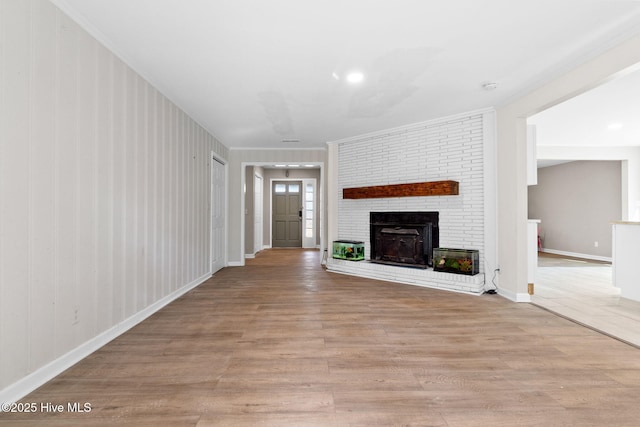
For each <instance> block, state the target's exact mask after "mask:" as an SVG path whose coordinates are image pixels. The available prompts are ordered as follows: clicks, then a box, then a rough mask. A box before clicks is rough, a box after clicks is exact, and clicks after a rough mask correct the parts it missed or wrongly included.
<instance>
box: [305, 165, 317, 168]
mask: <svg viewBox="0 0 640 427" xmlns="http://www.w3.org/2000/svg"><path fill="white" fill-rule="evenodd" d="M314 166H315V165H304V167H305V168H312V167H314Z"/></svg>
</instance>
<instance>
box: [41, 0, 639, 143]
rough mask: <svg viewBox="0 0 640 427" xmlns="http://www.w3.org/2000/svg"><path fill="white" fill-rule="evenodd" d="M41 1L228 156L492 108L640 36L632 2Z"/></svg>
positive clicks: (635, 3) (636, 5) (636, 10)
mask: <svg viewBox="0 0 640 427" xmlns="http://www.w3.org/2000/svg"><path fill="white" fill-rule="evenodd" d="M52 1H53V3H55V4H56V5H58V6H59V7H60V8H61V9H63V10H64V11H65V12H66V13H68V14H69V15H71V17H72V18H73V19H75V20H76V21H78V22H79V23H80V24H81V25H82V26H83V27H84V28H85V29H87V30H88V31H89V32H90V33H92V34H93V35H94V36H95V37H97V38H98V39H99V40H100V41H101V42H102V43H104V44H105V45H106V46H107V47H108V48H110V49H111V50H112V51H114V52H115V53H116V54H118V55H119V56H120V57H121V58H122V59H123V60H124V61H125V62H127V63H128V64H129V65H130V66H131V67H132V68H133V69H135V70H136V71H137V72H138V73H139V74H141V75H142V76H143V77H145V78H146V79H147V80H149V81H150V82H151V83H152V84H153V85H154V86H156V87H157V88H158V89H159V90H160V91H161V92H162V93H164V94H165V95H166V96H167V97H169V98H170V99H171V100H172V101H173V102H175V103H176V104H177V105H178V106H179V107H181V108H182V109H183V110H184V111H186V112H187V113H188V114H189V115H190V116H191V117H193V118H194V119H195V120H196V121H198V122H199V123H200V124H201V125H202V126H203V127H205V128H206V129H207V130H208V131H209V132H211V133H212V134H213V135H214V136H216V137H217V138H218V139H219V140H220V141H221V142H222V143H223V144H225V145H226V146H227V147H230V148H289V149H293V148H321V147H325V146H326V142H327V141H332V140H337V139H341V138H346V137H350V136H354V135H359V134H363V133H369V132H374V131H378V130H382V129H388V128H393V127H397V126H402V125H406V124H411V123H416V122H421V121H425V120H429V119H433V118H439V117H445V116H447V115H451V114H457V113H461V112H466V111H471V110H475V109H480V108H486V107H491V106H499V105H502V104H504V103H506V102H508V101H509V100H512V99H514V98H516V97H518V96H521V95H522V94H524V93H526V92H528V91H529V90H531V89H533V88H535V87H537V86H539V85H540V84H542V83H544V82H546V81H548V80H549V79H551V78H553V77H556V76H558V75H559V74H560V73H562V72H563V71H566V70H568V69H570V68H571V67H573V66H575V65H576V64H578V63H580V62H583V61H585V60H587V59H589V58H591V57H593V56H595V55H597V54H599V53H601V52H602V51H604V50H606V49H607V48H609V47H611V46H613V45H614V44H616V43H618V42H620V41H621V40H624V39H625V38H628V37H630V36H632V35H635V34H637V33H638V32H640V1H638V0H519V1H513V0H483V1H477V0H447V1H438V2H436V1H431V0H393V1H391V0H388V1H383V0H378V1H375V0H340V1H338V0H323V1H312V0H306V1H305V0H269V1H261V0H52ZM353 70H358V71H360V72H361V73H362V74H363V76H364V77H363V80H362V81H361V82H360V83H349V82H347V81H346V80H347V79H346V76H347V74H348V73H349V72H351V71H353ZM486 83H497V88H496V89H494V90H485V89H483V85H484V84H486Z"/></svg>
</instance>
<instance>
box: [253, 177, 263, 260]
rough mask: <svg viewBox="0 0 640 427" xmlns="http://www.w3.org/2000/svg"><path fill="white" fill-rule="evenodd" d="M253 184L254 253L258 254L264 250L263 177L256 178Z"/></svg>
mask: <svg viewBox="0 0 640 427" xmlns="http://www.w3.org/2000/svg"><path fill="white" fill-rule="evenodd" d="M253 180H254V182H253V184H254V185H253V194H254V203H253V212H254V224H253V233H254V236H253V252H254V253H257V252H260V251H261V250H262V211H263V209H264V207H263V196H262V194H263V192H262V177H261V176H259V175H255V176H254V179H253Z"/></svg>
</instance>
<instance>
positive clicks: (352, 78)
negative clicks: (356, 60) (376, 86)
mask: <svg viewBox="0 0 640 427" xmlns="http://www.w3.org/2000/svg"><path fill="white" fill-rule="evenodd" d="M363 80H364V74H362V73H361V72H360V71H353V72H351V73H349V74H347V81H348V82H349V83H360V82H361V81H363Z"/></svg>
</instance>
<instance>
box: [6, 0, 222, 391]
mask: <svg viewBox="0 0 640 427" xmlns="http://www.w3.org/2000/svg"><path fill="white" fill-rule="evenodd" d="M0 31H1V32H0V390H1V389H3V388H5V387H8V386H9V385H11V384H12V383H14V382H16V381H18V380H20V379H22V378H24V377H25V376H26V375H28V374H29V373H32V372H34V371H35V370H37V369H38V368H40V367H42V366H44V365H45V364H47V363H49V362H52V361H54V360H55V359H57V358H59V357H61V356H62V355H64V354H66V353H68V352H70V351H72V350H73V349H74V348H76V347H78V346H79V345H82V344H83V343H85V342H87V341H88V340H91V339H92V338H94V337H96V336H97V335H99V334H100V333H102V332H104V331H106V330H108V329H109V328H112V327H113V326H114V325H117V324H119V323H121V322H123V321H124V320H125V319H127V318H130V317H131V316H133V315H135V314H136V313H138V312H140V311H141V310H143V309H145V308H146V307H148V306H149V305H151V304H153V303H154V302H157V301H158V300H160V299H162V298H164V297H166V296H167V295H170V294H171V293H173V292H175V291H176V290H178V289H180V288H182V287H185V286H187V285H192V284H193V283H196V282H198V281H201V280H203V278H205V277H207V276H208V274H209V272H210V266H209V252H210V248H209V245H210V237H209V236H210V225H209V224H210V219H209V204H210V176H211V175H210V174H211V171H210V164H209V163H210V155H211V151H214V152H215V153H217V155H219V156H220V157H222V158H227V157H228V152H227V149H226V148H225V147H224V146H223V145H222V144H221V143H220V142H218V141H217V140H215V139H214V138H213V137H212V136H211V135H210V134H208V133H207V132H206V131H205V130H204V129H202V128H201V127H200V126H199V125H198V124H197V123H195V122H194V121H193V120H192V119H190V118H189V117H188V116H187V115H186V114H185V113H184V112H183V111H181V110H180V109H178V108H177V107H176V106H175V105H174V104H173V103H171V102H170V101H169V100H168V99H167V98H166V97H164V96H163V95H162V94H160V93H159V92H158V91H157V90H156V89H154V88H153V87H152V86H151V85H150V84H149V83H148V82H146V81H145V80H144V79H142V78H141V77H140V76H138V75H137V74H136V73H135V72H134V71H133V70H131V69H130V68H129V67H128V66H127V65H125V64H124V63H123V62H122V61H121V60H119V59H118V58H117V57H116V56H115V55H114V54H113V53H111V52H110V51H108V50H107V49H105V48H104V47H103V46H102V45H100V44H99V43H98V42H97V41H96V40H95V39H94V38H92V37H91V36H90V35H88V34H87V33H86V32H85V31H83V30H82V29H80V28H79V27H78V25H76V24H75V23H74V22H73V21H72V20H71V19H69V18H68V17H67V16H66V15H64V14H63V13H62V12H60V11H59V10H58V9H57V8H56V7H55V6H53V5H52V4H51V3H50V2H48V1H46V0H20V1H16V0H0Z"/></svg>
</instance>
